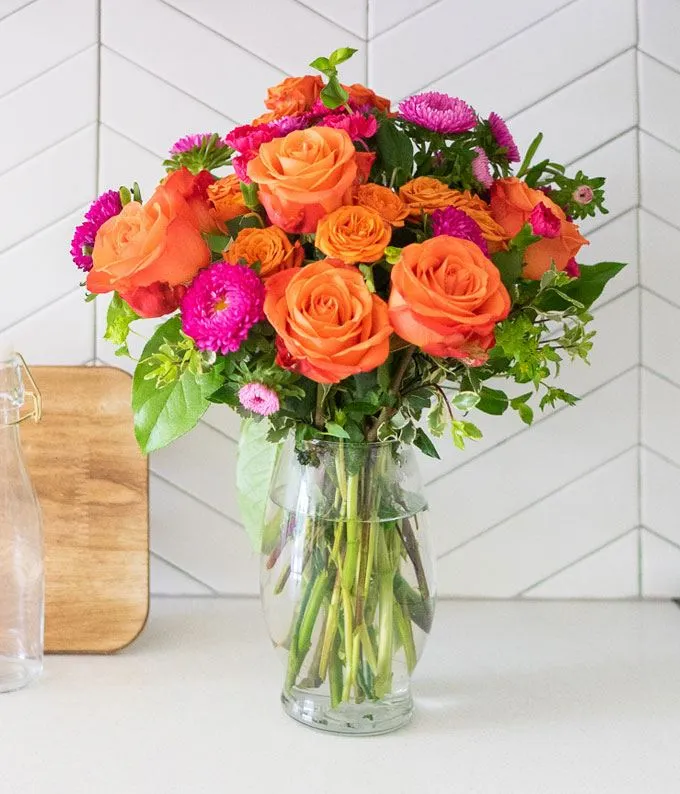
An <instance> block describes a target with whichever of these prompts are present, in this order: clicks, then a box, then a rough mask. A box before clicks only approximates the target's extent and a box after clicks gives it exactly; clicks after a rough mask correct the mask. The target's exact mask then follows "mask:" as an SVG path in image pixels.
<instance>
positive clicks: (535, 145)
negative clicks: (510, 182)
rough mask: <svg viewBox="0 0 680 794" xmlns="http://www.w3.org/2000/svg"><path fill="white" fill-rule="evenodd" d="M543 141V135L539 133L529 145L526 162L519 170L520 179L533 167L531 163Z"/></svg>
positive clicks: (524, 161)
mask: <svg viewBox="0 0 680 794" xmlns="http://www.w3.org/2000/svg"><path fill="white" fill-rule="evenodd" d="M542 140H543V133H542V132H539V133H538V135H537V136H536V137H535V138H534V139H533V141H532V142H531V143H530V144H529V148H528V149H527V153H526V155H525V156H524V160H522V165H521V166H520V168H519V171H518V172H517V174H516V176H517V177H518V178H519V177H521V176H523V175H524V174H525V173H526V172H527V170H528V168H529V166H530V165H531V161H532V160H533V159H534V155H535V154H536V152H537V151H538V147H539V146H540V145H541V141H542Z"/></svg>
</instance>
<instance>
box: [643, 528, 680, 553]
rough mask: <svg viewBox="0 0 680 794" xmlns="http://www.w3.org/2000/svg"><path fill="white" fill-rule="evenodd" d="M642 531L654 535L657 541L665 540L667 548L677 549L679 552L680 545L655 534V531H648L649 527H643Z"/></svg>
mask: <svg viewBox="0 0 680 794" xmlns="http://www.w3.org/2000/svg"><path fill="white" fill-rule="evenodd" d="M643 529H644V530H645V532H649V534H650V535H654V537H655V538H658V539H659V540H665V541H666V543H668V545H669V546H673V548H674V549H678V551H680V543H677V542H676V541H674V540H671V539H670V538H668V537H666V535H663V534H662V533H661V532H657V531H656V530H655V529H650V527H643Z"/></svg>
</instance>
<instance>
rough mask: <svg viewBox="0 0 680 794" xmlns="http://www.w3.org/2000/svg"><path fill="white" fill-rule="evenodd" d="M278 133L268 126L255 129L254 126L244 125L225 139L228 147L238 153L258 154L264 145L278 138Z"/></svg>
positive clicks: (261, 125) (262, 125)
mask: <svg viewBox="0 0 680 794" xmlns="http://www.w3.org/2000/svg"><path fill="white" fill-rule="evenodd" d="M276 137H277V136H276V133H275V131H274V130H272V129H271V128H270V126H269V125H268V124H260V125H259V126H258V127H253V126H252V124H243V125H241V126H240V127H234V129H233V130H232V131H231V132H230V133H229V134H228V135H227V136H226V137H225V139H224V140H225V142H226V144H227V146H231V148H232V149H236V151H237V152H241V153H243V154H245V153H246V152H256V151H257V150H258V149H259V148H260V146H262V144H263V143H267V142H268V141H271V140H272V139H273V138H276Z"/></svg>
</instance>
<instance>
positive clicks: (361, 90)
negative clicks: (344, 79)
mask: <svg viewBox="0 0 680 794" xmlns="http://www.w3.org/2000/svg"><path fill="white" fill-rule="evenodd" d="M343 88H344V89H345V91H347V93H348V94H349V101H350V102H351V103H352V104H353V105H354V106H355V107H361V106H362V105H370V106H371V107H374V108H375V109H376V110H382V111H384V112H385V113H389V110H390V104H391V103H390V100H389V99H386V98H385V97H384V96H378V95H377V94H376V93H375V91H372V90H371V89H370V88H366V86H365V85H361V83H353V84H352V85H343Z"/></svg>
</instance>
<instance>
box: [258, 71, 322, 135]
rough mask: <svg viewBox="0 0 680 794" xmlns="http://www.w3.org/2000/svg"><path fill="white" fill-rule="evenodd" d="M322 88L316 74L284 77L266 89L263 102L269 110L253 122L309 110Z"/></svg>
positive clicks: (261, 122)
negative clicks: (265, 96)
mask: <svg viewBox="0 0 680 794" xmlns="http://www.w3.org/2000/svg"><path fill="white" fill-rule="evenodd" d="M322 88H323V80H322V79H321V77H318V76H313V75H311V74H307V75H305V76H304V77H286V79H285V80H282V81H281V82H280V83H279V84H278V85H275V86H272V87H271V88H269V89H268V90H267V98H266V99H265V102H264V104H265V107H267V108H269V112H268V113H263V114H262V115H261V116H259V117H258V118H256V119H255V120H254V121H253V124H254V125H257V124H266V123H267V122H269V121H274V120H275V119H280V118H281V117H282V116H297V115H298V114H300V113H304V112H305V111H306V110H310V109H311V108H312V106H313V105H314V103H315V102H316V100H317V99H318V98H319V94H320V93H321V89H322Z"/></svg>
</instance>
